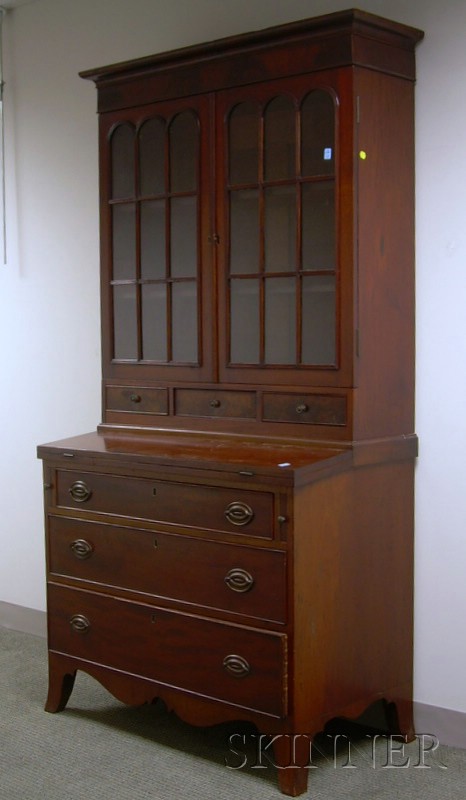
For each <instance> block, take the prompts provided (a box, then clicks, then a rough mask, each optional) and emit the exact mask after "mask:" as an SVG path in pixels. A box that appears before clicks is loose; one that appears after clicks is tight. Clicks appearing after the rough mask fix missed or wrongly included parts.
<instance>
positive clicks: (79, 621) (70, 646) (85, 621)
mask: <svg viewBox="0 0 466 800" xmlns="http://www.w3.org/2000/svg"><path fill="white" fill-rule="evenodd" d="M48 612H49V616H48V619H49V648H50V650H52V651H56V652H60V653H65V654H67V655H70V656H74V657H75V658H79V659H83V660H85V661H90V662H92V663H94V664H101V665H102V666H107V667H109V668H111V669H114V670H115V669H116V670H120V671H122V672H126V673H129V674H131V675H140V676H142V677H144V678H146V679H148V680H152V681H154V682H156V683H159V684H162V685H163V686H169V687H171V688H176V689H181V690H185V691H188V692H190V693H195V694H199V695H202V696H203V697H210V698H214V699H217V700H220V701H222V702H226V703H230V704H234V705H236V706H240V707H242V708H248V709H254V710H256V711H261V712H263V713H266V714H271V715H273V716H275V717H282V716H284V715H285V714H286V712H287V695H286V679H287V675H286V649H287V637H286V635H285V634H279V633H273V632H266V631H258V630H254V629H248V628H244V627H241V626H237V625H229V624H227V623H223V622H214V621H212V620H207V619H203V618H201V617H196V616H194V615H192V614H189V615H188V614H181V613H179V612H176V611H170V610H167V609H163V608H158V607H156V606H150V605H146V604H142V603H130V602H128V601H126V600H117V599H114V598H110V597H106V596H105V595H101V594H97V593H92V592H87V591H82V590H80V589H73V588H69V587H63V586H57V585H54V584H51V585H49V587H48ZM154 694H156V692H154Z"/></svg>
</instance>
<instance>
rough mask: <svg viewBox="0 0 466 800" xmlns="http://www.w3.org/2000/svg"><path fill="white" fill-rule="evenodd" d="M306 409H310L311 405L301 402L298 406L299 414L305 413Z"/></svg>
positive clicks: (297, 411)
mask: <svg viewBox="0 0 466 800" xmlns="http://www.w3.org/2000/svg"><path fill="white" fill-rule="evenodd" d="M306 411H309V406H307V405H306V403H300V404H299V406H296V413H297V414H305V413H306Z"/></svg>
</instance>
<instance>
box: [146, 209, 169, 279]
mask: <svg viewBox="0 0 466 800" xmlns="http://www.w3.org/2000/svg"><path fill="white" fill-rule="evenodd" d="M141 277H142V278H143V279H145V280H147V279H151V278H152V279H154V278H164V277H165V201H164V200H152V201H147V202H145V203H141Z"/></svg>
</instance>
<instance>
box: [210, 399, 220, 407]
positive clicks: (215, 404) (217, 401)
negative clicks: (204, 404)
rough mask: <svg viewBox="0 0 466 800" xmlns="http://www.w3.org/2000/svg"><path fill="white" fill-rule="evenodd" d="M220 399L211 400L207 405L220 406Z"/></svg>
mask: <svg viewBox="0 0 466 800" xmlns="http://www.w3.org/2000/svg"><path fill="white" fill-rule="evenodd" d="M220 405H221V404H220V400H211V401H210V403H209V406H210V407H211V408H220Z"/></svg>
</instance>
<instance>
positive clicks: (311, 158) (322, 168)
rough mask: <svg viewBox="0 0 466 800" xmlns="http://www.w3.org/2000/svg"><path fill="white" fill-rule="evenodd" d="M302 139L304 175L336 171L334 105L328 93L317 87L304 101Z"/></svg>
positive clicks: (326, 173)
mask: <svg viewBox="0 0 466 800" xmlns="http://www.w3.org/2000/svg"><path fill="white" fill-rule="evenodd" d="M301 141H302V150H301V158H302V174H303V175H329V174H332V173H333V172H334V171H335V106H334V101H333V98H332V96H331V95H330V94H329V92H326V91H323V90H322V89H317V90H315V91H313V92H311V93H310V94H308V96H307V97H306V99H305V100H304V103H303V106H302V111H301Z"/></svg>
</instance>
